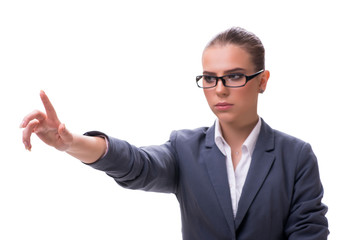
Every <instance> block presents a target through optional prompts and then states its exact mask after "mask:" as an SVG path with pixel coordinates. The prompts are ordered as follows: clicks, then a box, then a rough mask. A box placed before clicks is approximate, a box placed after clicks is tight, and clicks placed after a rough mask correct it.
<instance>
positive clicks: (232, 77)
mask: <svg viewBox="0 0 360 240" xmlns="http://www.w3.org/2000/svg"><path fill="white" fill-rule="evenodd" d="M227 77H228V79H229V80H231V81H237V80H241V79H242V78H243V77H244V74H241V73H237V74H230V75H228V76H227Z"/></svg>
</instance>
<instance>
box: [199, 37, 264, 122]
mask: <svg viewBox="0 0 360 240" xmlns="http://www.w3.org/2000/svg"><path fill="white" fill-rule="evenodd" d="M202 64H203V74H204V75H211V76H218V77H220V76H223V75H227V74H232V73H242V74H245V75H252V74H254V73H255V72H256V70H259V69H255V66H254V65H253V63H252V61H251V57H250V55H249V54H248V53H247V52H246V51H245V50H244V49H243V48H241V47H238V46H236V45H233V44H227V45H224V46H220V45H214V46H210V47H208V48H206V49H205V50H204V53H203V57H202ZM268 78H269V72H268V71H265V72H263V73H261V74H260V75H258V76H256V77H255V78H253V79H251V80H250V81H249V82H248V83H247V84H246V85H245V86H243V87H239V88H228V87H224V85H223V83H222V81H221V80H219V81H218V83H217V85H216V86H215V87H214V88H210V89H204V94H205V97H206V100H207V102H208V104H209V106H210V108H211V110H212V111H213V112H214V114H215V115H216V116H217V117H218V119H219V121H220V123H221V124H247V123H249V122H250V121H252V122H253V121H255V120H256V119H257V118H258V115H257V100H258V94H259V92H260V90H261V89H262V90H265V88H266V83H267V80H268Z"/></svg>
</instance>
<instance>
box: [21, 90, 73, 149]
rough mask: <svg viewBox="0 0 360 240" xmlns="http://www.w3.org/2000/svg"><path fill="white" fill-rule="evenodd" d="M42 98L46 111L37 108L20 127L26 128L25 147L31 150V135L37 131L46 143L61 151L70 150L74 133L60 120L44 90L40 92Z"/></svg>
mask: <svg viewBox="0 0 360 240" xmlns="http://www.w3.org/2000/svg"><path fill="white" fill-rule="evenodd" d="M40 98H41V101H42V102H43V104H44V107H45V111H46V113H43V112H41V111H39V110H35V111H33V112H32V113H30V114H28V115H27V116H26V117H25V118H24V119H23V121H22V123H21V125H20V128H24V131H23V137H22V141H23V143H24V145H25V148H26V149H27V150H29V151H30V150H31V147H32V146H31V141H30V137H31V134H32V133H36V135H37V136H38V137H39V138H40V139H41V140H42V141H43V142H45V143H46V144H48V145H50V146H53V147H55V148H56V149H58V150H60V151H66V150H68V149H69V148H70V146H71V145H72V143H73V139H74V137H73V135H72V134H71V133H70V132H69V131H68V130H67V129H66V128H65V125H64V124H63V123H61V122H60V121H59V119H58V117H57V115H56V112H55V109H54V107H53V106H52V104H51V102H50V100H49V98H48V97H47V96H46V94H45V92H44V91H41V92H40Z"/></svg>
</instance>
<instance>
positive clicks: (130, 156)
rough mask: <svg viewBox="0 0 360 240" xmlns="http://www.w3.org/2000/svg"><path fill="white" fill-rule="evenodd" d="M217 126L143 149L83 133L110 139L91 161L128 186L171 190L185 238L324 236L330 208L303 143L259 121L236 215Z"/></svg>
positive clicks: (259, 239) (311, 155) (176, 133)
mask: <svg viewBox="0 0 360 240" xmlns="http://www.w3.org/2000/svg"><path fill="white" fill-rule="evenodd" d="M214 130H215V127H214V126H212V127H210V128H198V129H195V130H180V131H174V132H173V133H172V134H171V136H170V140H169V141H168V142H166V143H165V144H163V145H160V146H149V147H142V148H137V147H135V146H132V145H130V144H129V143H127V142H125V141H122V140H119V139H115V138H112V137H109V136H106V135H105V134H103V133H100V132H88V133H86V135H89V136H96V135H100V134H101V135H105V136H106V137H107V139H108V141H109V149H108V152H107V154H106V155H105V156H104V157H103V158H101V159H99V160H98V161H97V162H95V163H93V164H91V166H92V167H94V168H95V169H98V170H101V171H105V172H106V173H107V174H108V175H109V176H111V177H112V178H114V179H115V181H116V182H117V183H118V184H120V185H121V186H123V187H126V188H130V189H142V190H146V191H154V192H165V193H174V194H175V195H176V197H177V199H178V201H179V203H180V208H181V218H182V234H183V239H186V240H195V239H199V240H212V239H214V240H215V239H216V240H222V239H224V240H225V239H234V240H235V239H236V240H240V239H243V240H251V239H253V240H262V239H264V240H282V239H289V240H290V239H291V240H295V239H298V240H305V239H306V240H310V239H314V240H322V239H327V236H328V233H329V231H328V223H327V219H326V217H325V213H326V212H327V207H326V206H325V205H324V204H322V203H321V199H322V197H323V188H322V185H321V182H320V177H319V170H318V165H317V160H316V157H315V155H314V153H313V151H312V149H311V147H310V145H309V144H308V143H305V142H303V141H301V140H299V139H296V138H294V137H291V136H289V135H286V134H284V133H281V132H279V131H276V130H274V129H272V128H271V127H269V126H268V125H267V124H266V123H265V122H264V121H263V120H262V126H261V130H260V135H259V138H258V140H257V143H256V146H255V150H254V153H253V155H252V162H251V165H250V169H249V172H248V175H247V178H246V182H245V185H244V188H243V192H242V195H241V198H240V201H239V207H238V211H237V214H236V216H235V217H234V215H233V211H232V205H231V198H230V190H229V183H228V178H227V172H226V166H225V156H224V155H223V154H222V153H221V152H220V150H219V149H218V148H217V146H216V145H215V141H214ZM159 210H160V209H159ZM159 231H160V229H159Z"/></svg>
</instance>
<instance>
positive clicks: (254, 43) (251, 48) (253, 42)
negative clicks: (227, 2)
mask: <svg viewBox="0 0 360 240" xmlns="http://www.w3.org/2000/svg"><path fill="white" fill-rule="evenodd" d="M227 44H233V45H236V46H238V47H241V48H243V49H244V50H245V51H246V52H248V53H249V54H250V56H251V59H252V61H253V64H254V65H255V68H256V69H255V70H256V71H260V70H262V69H265V48H264V46H263V44H262V42H261V41H260V39H259V38H258V37H257V36H256V35H255V34H253V33H252V32H249V31H247V30H245V29H244V28H241V27H232V28H230V29H228V30H225V31H224V32H221V33H219V34H218V35H216V36H215V37H214V38H213V39H212V40H211V41H210V42H209V43H208V44H207V45H206V48H205V49H207V48H209V47H211V46H214V45H220V46H225V45H227Z"/></svg>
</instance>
